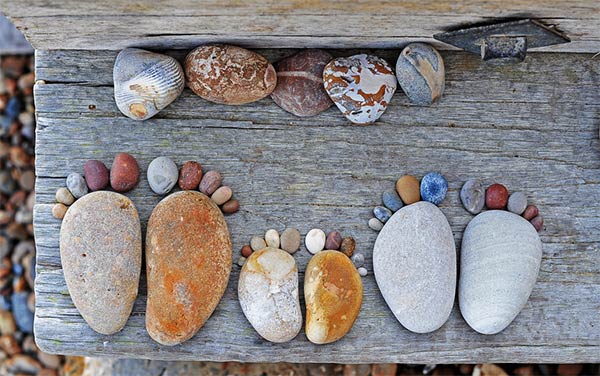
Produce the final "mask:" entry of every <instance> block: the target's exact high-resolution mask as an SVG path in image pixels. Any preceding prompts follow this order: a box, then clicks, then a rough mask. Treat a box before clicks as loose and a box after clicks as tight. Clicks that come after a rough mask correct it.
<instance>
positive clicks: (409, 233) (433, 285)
mask: <svg viewBox="0 0 600 376" xmlns="http://www.w3.org/2000/svg"><path fill="white" fill-rule="evenodd" d="M456 268H457V266H456V248H455V245H454V237H453V236H452V230H451V228H450V224H449V223H448V220H447V219H446V216H444V214H443V213H442V212H441V210H440V209H439V208H438V207H437V206H435V205H434V204H432V203H430V202H427V201H420V202H417V203H415V204H412V205H408V206H405V207H403V208H402V209H400V210H398V211H397V212H396V213H394V215H393V216H392V218H390V220H389V221H388V222H387V223H386V225H385V226H384V227H383V229H382V230H381V232H379V235H378V236H377V240H376V241H375V247H374V249H373V272H374V274H375V279H376V281H377V285H378V286H379V290H380V291H381V294H382V295H383V298H384V299H385V301H386V303H387V305H388V306H389V307H390V309H391V310H392V312H393V313H394V316H396V318H397V319H398V321H400V323H401V324H402V325H403V326H404V327H405V328H406V329H408V330H410V331H412V332H415V333H429V332H432V331H434V330H437V329H439V328H440V327H441V326H442V325H444V323H445V322H446V320H448V317H449V316H450V312H451V310H452V305H453V304H454V291H455V286H456Z"/></svg>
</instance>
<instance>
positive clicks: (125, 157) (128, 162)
mask: <svg viewBox="0 0 600 376" xmlns="http://www.w3.org/2000/svg"><path fill="white" fill-rule="evenodd" d="M139 181H140V169H139V167H138V164H137V161H136V160H135V158H134V157H133V155H131V154H128V153H119V154H117V155H116V156H115V159H114V161H113V164H112V167H111V169H110V185H111V186H112V188H113V189H114V190H115V191H117V192H128V191H130V190H132V189H133V188H135V186H136V185H137V184H138V182H139Z"/></svg>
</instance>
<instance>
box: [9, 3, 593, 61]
mask: <svg viewBox="0 0 600 376" xmlns="http://www.w3.org/2000/svg"><path fill="white" fill-rule="evenodd" d="M0 3H1V5H2V9H3V11H4V12H6V14H7V15H8V16H9V17H10V18H11V19H12V20H13V22H14V23H15V24H16V25H17V26H18V27H19V28H20V29H21V30H22V31H23V32H24V33H25V35H26V36H27V37H28V38H29V39H30V41H31V42H32V44H33V45H34V47H35V48H37V49H112V50H115V49H122V48H124V47H128V46H154V47H156V46H160V47H163V48H190V47H194V46H196V45H199V44H203V43H207V42H215V41H220V42H228V43H235V44H240V45H244V46H249V47H255V48H256V47H269V48H279V47H300V46H302V47H338V48H355V47H385V48H391V47H396V48H397V47H399V46H401V45H402V44H403V43H406V42H407V41H413V40H426V41H430V42H433V40H432V35H433V34H435V33H437V32H441V31H444V30H446V29H448V28H450V27H456V26H458V25H463V24H466V23H473V22H482V21H489V20H490V19H492V18H507V17H535V18H539V19H542V20H543V21H545V22H547V23H549V24H556V25H559V27H560V28H561V29H562V30H564V31H565V32H566V33H567V34H568V35H569V36H570V37H571V38H572V40H573V42H572V43H570V44H565V45H558V46H554V47H550V48H546V50H549V51H563V52H566V51H568V52H597V51H599V50H600V7H599V6H598V4H597V2H595V1H593V0H577V1H566V0H552V1H544V2H542V1H528V2H523V1H518V0H508V1H500V0H494V1H486V2H476V1H475V2H460V3H457V2H450V1H435V0H426V1H416V0H415V1H407V2H394V1H372V0H370V1H360V2H356V1H352V0H345V1H328V2H326V1H308V2H307V1H302V0H292V1H258V0H253V1H243V2H239V1H227V2H223V1H216V0H211V1H203V2H201V3H198V2H194V1H191V0H170V1H161V2H150V1H145V2H144V1H142V2H136V3H131V2H130V1H126V0H119V1H114V2H113V1H111V2H110V3H102V2H99V3H98V4H94V5H93V6H90V4H89V2H82V1H76V0H75V1H67V2H62V1H39V0H28V1H25V2H18V3H15V2H9V1H2V2H0ZM433 43H436V42H433ZM436 45H439V46H442V47H446V48H447V47H449V46H447V45H443V44H438V43H436Z"/></svg>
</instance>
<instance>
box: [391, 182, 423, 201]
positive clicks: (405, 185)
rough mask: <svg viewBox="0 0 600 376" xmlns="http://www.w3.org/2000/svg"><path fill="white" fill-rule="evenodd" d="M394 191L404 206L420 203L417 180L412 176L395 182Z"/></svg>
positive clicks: (419, 189) (419, 190)
mask: <svg viewBox="0 0 600 376" xmlns="http://www.w3.org/2000/svg"><path fill="white" fill-rule="evenodd" d="M396 191H398V195H399V196H400V198H401V199H402V202H404V205H410V204H414V203H415V202H417V201H421V188H420V186H419V180H417V178H415V177H414V176H412V175H404V176H402V177H401V178H400V179H398V181H397V182H396Z"/></svg>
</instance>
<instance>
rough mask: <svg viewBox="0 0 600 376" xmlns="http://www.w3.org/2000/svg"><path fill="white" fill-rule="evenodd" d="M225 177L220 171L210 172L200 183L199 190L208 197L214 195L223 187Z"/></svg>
mask: <svg viewBox="0 0 600 376" xmlns="http://www.w3.org/2000/svg"><path fill="white" fill-rule="evenodd" d="M222 181H223V177H222V176H221V174H220V173H219V172H218V171H208V172H207V173H206V174H204V177H202V180H201V181H200V186H199V188H198V189H199V190H200V192H202V193H204V194H205V195H207V196H210V195H212V194H213V193H214V192H215V191H216V190H217V188H219V187H220V186H221V182H222Z"/></svg>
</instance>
